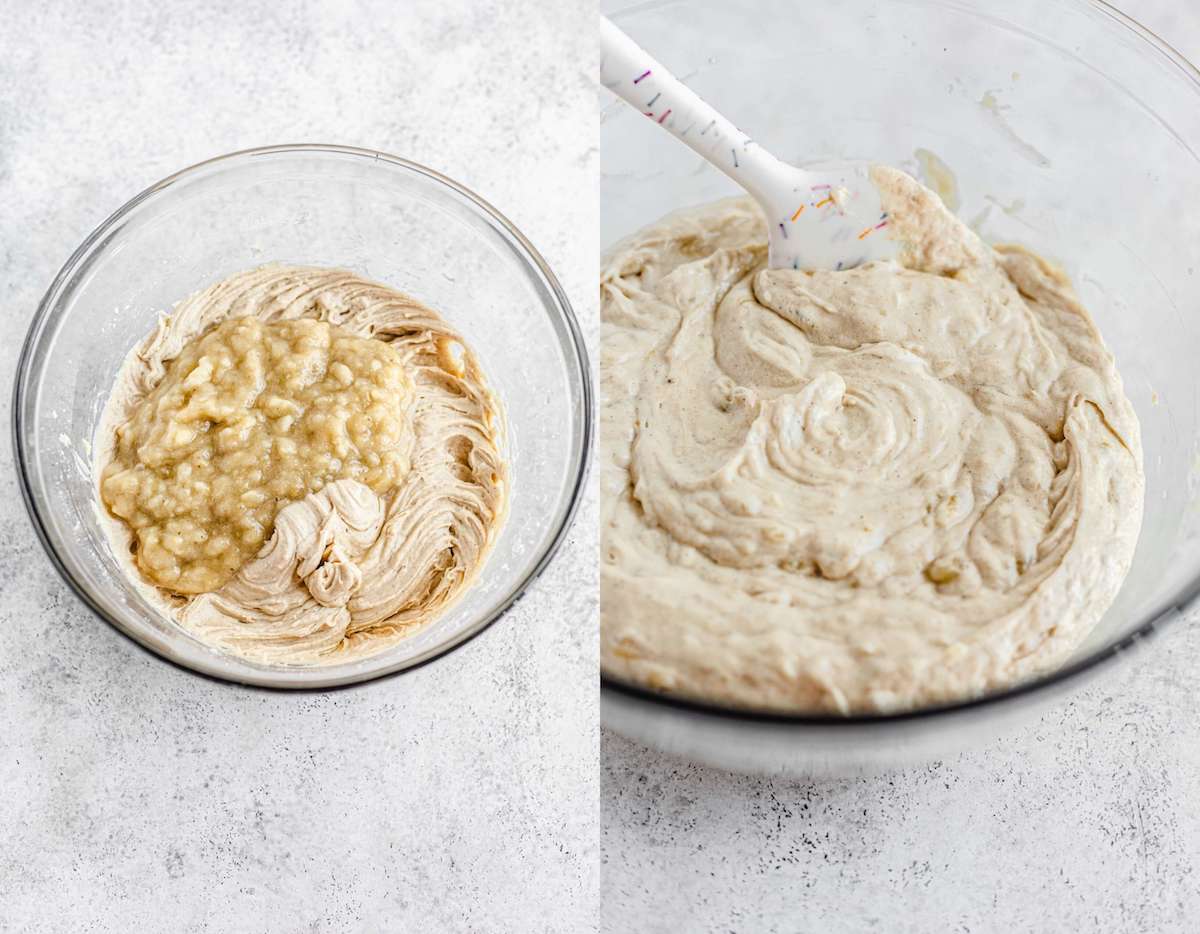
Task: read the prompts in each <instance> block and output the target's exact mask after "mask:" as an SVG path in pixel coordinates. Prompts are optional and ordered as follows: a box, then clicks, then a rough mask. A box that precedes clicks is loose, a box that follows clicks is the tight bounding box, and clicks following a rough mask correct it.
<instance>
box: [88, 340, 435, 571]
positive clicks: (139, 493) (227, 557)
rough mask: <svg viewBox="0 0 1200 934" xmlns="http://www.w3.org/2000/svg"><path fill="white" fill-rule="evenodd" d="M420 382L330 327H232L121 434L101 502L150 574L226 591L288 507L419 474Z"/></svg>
mask: <svg viewBox="0 0 1200 934" xmlns="http://www.w3.org/2000/svg"><path fill="white" fill-rule="evenodd" d="M412 398H413V387H412V380H411V379H409V377H408V375H407V374H406V373H405V372H404V366H403V364H402V362H401V360H400V357H399V355H398V354H397V353H396V351H395V350H394V349H392V348H391V347H390V346H389V345H387V344H385V343H383V342H382V341H376V340H370V339H368V338H362V337H355V336H353V335H350V334H346V333H343V332H342V330H341V329H340V328H337V327H334V326H333V325H330V324H328V323H327V322H324V321H317V320H314V319H311V318H299V319H296V320H291V321H271V322H263V321H259V320H258V319H257V318H252V317H243V318H232V319H227V320H225V321H222V322H220V323H219V324H217V325H216V326H215V327H214V328H213V329H212V330H211V331H209V332H208V333H207V334H204V335H203V336H202V337H200V338H198V339H196V340H195V341H193V342H192V343H189V344H188V345H187V346H186V347H184V349H183V352H182V353H180V355H179V356H178V357H176V358H175V359H174V360H172V361H171V362H170V363H169V364H168V366H167V370H166V374H165V375H164V376H163V379H162V382H160V383H159V384H158V385H157V386H155V387H154V389H153V390H152V391H151V392H150V394H149V395H148V396H146V397H145V398H144V399H142V400H141V402H139V403H138V405H137V407H136V408H135V409H134V410H133V412H132V413H131V414H130V416H129V421H128V422H126V423H125V424H123V425H120V426H118V428H117V430H116V434H117V447H116V452H115V456H114V458H113V460H112V462H111V463H109V464H107V465H106V466H105V468H104V471H103V479H102V481H101V484H100V490H101V495H102V496H103V498H104V503H105V505H106V506H108V508H109V510H111V511H112V513H113V514H114V515H116V516H119V517H121V518H122V519H124V520H125V522H127V523H128V524H129V527H130V528H131V529H133V531H134V535H135V537H136V540H137V551H136V558H137V563H138V567H139V568H140V569H141V571H142V573H143V574H145V575H146V577H147V578H149V579H150V580H151V581H153V582H154V583H155V584H157V585H158V586H160V587H165V588H167V589H168V590H171V591H174V592H176V593H181V594H196V593H204V592H206V591H209V590H216V589H217V588H218V587H220V586H221V585H222V584H224V583H225V582H226V581H227V580H228V579H229V578H230V577H232V576H233V574H234V572H236V571H237V569H238V568H240V567H241V566H242V565H243V564H244V563H245V561H246V559H247V558H249V557H251V556H252V555H254V554H255V553H256V552H257V551H258V550H259V548H261V547H262V543H263V542H264V541H265V540H266V538H267V535H268V533H269V532H270V530H271V528H272V526H273V523H274V520H275V514H276V513H277V512H278V511H279V509H280V507H281V505H284V504H286V503H288V502H291V501H294V500H297V499H301V498H302V497H304V496H305V495H307V494H308V493H316V492H318V491H320V490H321V489H323V488H324V487H325V485H326V484H328V483H331V482H332V481H334V480H340V479H344V478H349V479H354V480H358V481H360V482H362V483H365V484H366V485H367V486H369V487H370V488H371V489H372V490H374V491H375V492H376V493H381V494H382V493H386V492H387V491H388V490H390V489H392V488H393V487H396V486H398V485H399V484H400V482H401V481H402V480H403V479H404V477H405V475H406V474H407V473H408V470H409V460H410V454H411V450H412V442H413V429H412V416H411V413H410V407H411V403H412Z"/></svg>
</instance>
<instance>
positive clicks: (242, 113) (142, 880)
mask: <svg viewBox="0 0 1200 934" xmlns="http://www.w3.org/2000/svg"><path fill="white" fill-rule="evenodd" d="M591 10H592V7H591V6H590V4H588V3H586V2H575V0H570V2H556V3H554V4H543V3H539V2H537V0H521V2H504V3H499V2H473V0H434V2H428V0H422V2H405V3H394V2H391V0H386V2H384V0H378V2H360V3H336V2H308V3H306V2H300V3H296V2H273V0H271V2H268V0H236V2H230V0H221V2H213V3H201V4H191V3H162V2H157V0H121V2H102V3H95V4H74V3H47V4H35V3H23V2H20V0H16V2H8V3H0V23H2V25H0V283H2V284H3V295H4V301H3V303H2V305H0V314H2V315H3V322H4V327H5V331H6V338H7V339H6V340H4V341H3V342H0V385H2V386H3V391H2V392H0V406H2V407H3V411H4V415H5V422H6V423H7V416H8V415H9V407H10V400H9V393H10V390H9V387H10V386H11V382H12V374H13V370H14V367H15V365H16V360H17V355H18V352H19V349H20V342H21V339H22V338H23V336H24V332H25V328H26V326H27V324H28V322H29V320H30V318H31V316H32V314H33V311H34V309H35V307H36V305H37V302H38V300H39V299H40V297H41V295H42V293H43V291H44V290H45V288H46V287H47V286H48V285H49V283H50V281H51V279H52V278H53V276H54V274H55V273H56V272H57V270H58V268H59V266H60V265H61V264H62V263H63V262H65V261H66V259H67V257H68V256H69V255H70V253H71V251H72V250H74V249H75V247H76V246H77V245H78V244H79V242H80V241H81V240H82V239H83V238H84V236H85V235H86V234H87V233H88V232H89V231H90V230H91V229H92V228H93V227H94V226H96V225H97V224H98V223H99V222H100V221H101V220H103V219H104V218H105V217H106V216H107V215H108V214H110V213H111V212H112V211H114V210H115V209H116V208H117V207H119V206H120V205H121V204H122V202H124V201H125V200H126V199H127V198H129V197H131V196H133V195H134V194H136V193H137V192H138V191H140V190H141V189H142V188H144V187H146V186H148V185H149V184H151V183H152V182H154V181H156V180H158V179H159V178H161V177H163V176H165V175H167V174H169V173H171V172H174V171H176V170H177V169H180V168H182V167H184V166H186V165H190V164H192V163H194V162H197V161H199V160H202V159H206V158H208V157H211V156H214V155H218V154H221V153H223V152H228V151H232V150H236V149H242V148H246V147H250V146H256V145H266V144H271V143H283V142H335V143H346V144H350V145H357V146H362V147H367V148H376V149H381V150H384V151H388V152H392V153H396V154H399V155H403V156H407V157H409V158H411V159H415V160H417V161H418V162H422V163H425V164H427V165H429V166H432V167H434V168H436V169H439V170H440V171H442V172H444V173H446V174H448V175H450V176H451V177H453V178H456V179H458V180H460V181H462V182H463V183H465V184H466V185H468V186H469V187H471V188H473V189H474V190H475V191H477V192H479V193H480V194H482V195H483V197H485V198H487V199H488V200H489V201H491V202H492V203H493V204H495V205H496V206H497V207H498V208H499V209H500V210H501V211H502V212H504V213H505V214H507V216H508V217H510V218H511V219H513V221H514V222H515V223H516V224H517V225H518V226H519V227H520V228H521V229H522V230H523V231H524V232H525V233H526V234H527V235H528V236H529V238H530V239H531V240H532V241H533V243H534V244H535V245H536V246H537V247H538V248H539V249H540V250H541V251H542V252H543V254H544V255H545V256H546V257H547V259H548V260H549V262H550V263H551V265H552V266H553V267H554V269H555V270H557V272H558V274H559V276H560V278H561V279H562V281H563V284H564V285H565V287H566V289H567V291H568V293H569V294H570V296H571V298H572V300H573V302H574V304H575V308H576V312H577V314H578V315H579V316H580V318H581V319H582V321H583V323H584V325H585V328H586V330H587V331H588V334H589V337H594V335H595V300H594V291H595V283H594V270H595V266H596V253H597V243H596V240H597V235H596V228H597V221H596V204H595V197H594V196H591V195H589V192H593V191H594V178H595V172H596V150H595V132H594V123H593V122H592V114H593V109H594V99H595V95H594V91H593V80H594V78H593V72H594V69H595V52H594V40H593V37H592V34H591V31H590V29H588V28H583V27H582V25H581V24H584V23H587V24H589V25H590V23H591V20H590V18H589V14H590V12H591ZM532 63H536V67H533V64H532ZM531 101H533V102H534V103H533V104H532V105H531V103H530V102H531ZM0 460H2V461H3V463H2V464H0V550H2V553H3V555H4V559H5V560H4V561H3V563H2V564H0V628H2V630H3V633H4V638H3V640H2V641H0V788H2V789H3V792H2V793H0V930H2V931H55V932H59V931H81V932H82V931H105V932H107V931H114V932H132V931H139V932H140V931H160V930H170V931H177V932H199V931H220V932H226V931H253V932H264V931H279V932H285V931H286V932H292V931H300V930H304V931H329V932H338V934H342V932H347V931H383V930H391V931H403V930H428V931H495V932H510V931H563V932H575V931H587V930H593V929H594V927H595V923H596V922H595V911H596V900H595V899H596V884H597V883H596V879H597V871H598V870H597V851H596V807H597V802H596V774H597V742H596V736H597V716H598V714H597V704H596V687H595V672H596V650H595V647H596V637H595V624H594V620H595V613H596V598H595V558H594V554H595V518H594V516H595V509H594V505H593V504H591V503H589V504H585V506H584V507H583V510H582V512H581V515H580V518H579V520H578V521H577V522H576V524H575V526H574V529H573V531H572V532H571V534H570V537H569V540H568V541H567V543H566V545H565V547H564V548H563V550H562V551H561V552H560V554H559V556H558V558H557V559H556V560H555V561H554V563H553V564H552V566H551V567H550V569H549V571H548V572H547V573H546V574H545V576H544V577H543V578H542V579H541V580H540V581H539V582H538V583H537V584H536V585H535V586H534V587H533V589H532V590H531V591H530V592H529V593H528V594H527V596H526V597H525V598H524V599H522V600H521V601H520V602H519V604H518V605H517V606H516V607H515V608H514V609H513V610H512V611H511V612H510V613H509V614H508V615H507V617H506V618H505V619H503V620H501V621H500V622H499V623H497V624H496V625H495V626H493V627H492V628H491V629H489V630H488V631H487V632H486V633H485V634H484V635H482V636H480V637H479V638H478V639H476V640H475V641H473V642H471V643H470V644H469V645H467V646H466V647H464V648H462V649H460V650H458V651H456V652H454V653H452V654H451V655H450V656H448V657H447V658H445V659H442V660H440V661H438V662H435V663H434V664H432V665H429V666H427V667H425V668H422V669H420V670H418V671H416V672H413V673H411V674H406V675H402V676H400V677H398V678H394V679H391V680H388V681H386V682H383V683H379V684H374V685H367V686H364V687H362V688H358V689H352V690H348V691H344V692H338V693H332V694H306V695H286V694H278V693H268V692H262V691H251V690H245V689H241V688H236V687H232V686H228V685H224V684H219V683H215V682H211V681H206V680H204V679H202V678H199V677H195V676H192V675H189V674H187V673H185V672H182V671H179V670H176V669H174V668H172V667H170V666H169V665H166V664H164V663H162V662H160V661H158V660H157V659H156V658H154V657H153V656H151V655H149V654H147V653H146V652H144V651H142V650H141V649H139V648H138V647H136V646H135V645H133V644H132V643H131V642H129V641H127V640H126V639H124V638H122V637H121V636H119V635H117V634H116V633H115V632H114V631H112V630H111V629H110V628H109V627H108V626H106V625H105V624H104V623H102V622H100V621H99V620H97V619H96V618H95V617H93V616H92V615H91V614H90V613H89V612H88V611H87V610H85V609H84V608H83V606H82V605H81V604H80V603H79V601H78V600H76V599H75V598H74V596H73V595H72V594H71V592H70V591H69V590H68V589H67V587H66V586H65V585H64V584H63V583H61V582H60V581H59V579H58V578H57V576H56V575H55V573H54V571H53V570H52V569H51V566H50V563H49V562H48V561H47V559H46V558H45V556H44V555H43V554H42V551H41V549H40V547H39V546H38V544H37V542H36V540H35V539H34V536H33V532H32V529H31V527H30V525H29V522H28V520H27V519H26V516H25V511H24V507H23V505H22V503H21V499H20V495H19V492H18V488H17V482H16V477H15V474H14V471H13V467H12V454H11V450H10V444H9V434H8V430H7V428H6V430H5V431H4V433H3V437H2V439H0Z"/></svg>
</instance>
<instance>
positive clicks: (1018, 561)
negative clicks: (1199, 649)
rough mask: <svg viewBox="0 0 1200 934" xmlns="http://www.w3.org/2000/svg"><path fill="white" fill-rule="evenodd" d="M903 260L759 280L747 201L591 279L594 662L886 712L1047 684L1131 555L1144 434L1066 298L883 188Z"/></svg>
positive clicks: (687, 684) (667, 681)
mask: <svg viewBox="0 0 1200 934" xmlns="http://www.w3.org/2000/svg"><path fill="white" fill-rule="evenodd" d="M876 181H877V183H878V184H880V186H881V188H883V189H884V190H885V193H886V197H885V206H887V207H888V209H889V211H890V213H891V215H892V217H893V218H895V219H896V222H895V226H896V227H897V228H898V230H897V235H898V236H899V237H900V238H901V239H902V240H904V241H905V243H906V244H907V247H906V250H905V254H904V256H903V257H902V260H901V262H882V263H870V264H867V265H864V266H861V267H858V268H856V269H852V270H849V271H818V272H813V273H806V272H800V271H793V270H769V269H766V268H765V262H766V233H765V230H764V228H763V221H762V218H761V216H760V215H759V214H758V212H757V210H756V208H755V207H754V206H753V204H752V203H751V202H749V201H745V200H732V201H725V202H719V203H717V204H714V205H710V206H707V207H704V208H701V209H698V210H694V211H690V212H686V213H681V214H677V215H673V216H671V217H669V218H667V219H665V220H664V221H662V222H661V223H658V224H656V225H654V226H652V227H650V228H648V229H646V230H643V231H642V232H641V233H639V234H637V235H635V236H634V237H632V238H631V239H629V240H628V241H626V242H624V243H623V244H621V245H620V246H618V247H617V248H616V249H615V250H614V251H613V252H612V253H611V254H610V256H609V257H608V258H607V260H606V264H605V267H604V269H603V274H602V282H601V295H602V320H603V335H602V362H601V373H602V379H603V393H604V401H603V404H602V411H601V426H602V456H603V461H602V471H603V475H602V481H601V482H602V496H603V526H602V539H603V543H602V562H603V563H602V573H601V588H602V652H603V664H604V666H605V669H606V671H608V672H609V673H610V674H612V675H614V676H616V677H618V678H621V679H624V680H628V681H632V682H636V683H639V684H642V685H645V686H649V687H651V688H656V689H660V690H664V691H670V692H676V693H681V694H686V695H690V696H694V697H699V698H703V699H708V700H713V701H717V702H721V703H727V704H733V705H743V706H752V707H761V708H770V709H778V710H791V711H803V712H834V713H842V714H845V713H851V712H882V711H892V710H897V709H905V708H912V707H916V706H922V705H927V704H936V703H941V702H948V701H953V700H959V699H963V698H965V697H969V696H973V695H978V694H980V693H983V692H986V691H988V690H991V689H995V688H997V687H1001V686H1004V685H1007V684H1010V683H1012V682H1014V681H1016V680H1019V679H1021V678H1024V677H1027V676H1029V675H1031V674H1035V673H1038V672H1041V671H1044V670H1046V669H1049V668H1052V667H1054V666H1056V665H1058V664H1060V663H1061V662H1062V661H1063V660H1064V659H1065V657H1066V656H1067V655H1068V654H1069V653H1070V652H1071V651H1072V649H1074V648H1075V647H1076V646H1077V644H1078V643H1079V641H1080V640H1081V639H1082V638H1083V636H1084V635H1085V634H1086V633H1087V632H1088V631H1089V630H1090V629H1091V627H1092V626H1094V625H1095V623H1096V622H1097V621H1098V620H1099V618H1100V616H1101V615H1102V614H1103V612H1104V610H1105V609H1106V608H1107V607H1108V605H1109V604H1110V603H1111V601H1112V599H1113V597H1114V596H1115V594H1116V591H1117V589H1118V588H1119V586H1120V584H1121V581H1122V580H1123V578H1124V576H1125V574H1126V572H1127V571H1128V568H1129V564H1130V561H1131V559H1132V555H1133V550H1134V546H1135V543H1136V539H1137V533H1138V529H1139V526H1140V522H1141V512H1142V498H1143V489H1144V480H1143V474H1142V460H1141V444H1140V439H1139V432H1138V424H1137V419H1136V417H1135V415H1134V412H1133V409H1132V406H1131V405H1130V403H1129V401H1128V400H1127V399H1126V397H1125V395H1124V392H1123V390H1122V386H1121V380H1120V377H1119V376H1118V374H1117V371H1116V369H1115V367H1114V363H1113V358H1112V356H1111V354H1110V353H1109V352H1108V351H1107V349H1106V348H1105V347H1104V344H1103V342H1102V340H1101V338H1100V335H1099V333H1098V332H1097V330H1096V328H1095V325H1094V324H1093V323H1092V321H1091V319H1090V317H1089V316H1088V314H1087V312H1086V311H1085V310H1084V308H1083V307H1081V305H1080V304H1079V301H1078V300H1077V298H1076V296H1075V294H1074V292H1073V291H1072V288H1071V286H1070V283H1069V282H1068V281H1067V279H1066V277H1065V276H1064V275H1063V274H1062V273H1061V272H1060V271H1058V270H1057V269H1055V268H1053V267H1052V266H1051V265H1050V264H1048V263H1046V262H1045V261H1043V260H1041V259H1040V258H1038V257H1036V256H1034V255H1033V254H1031V253H1028V252H1026V251H1024V250H1021V249H1019V248H1011V247H1001V248H996V249H992V248H990V247H988V246H987V245H986V244H984V243H982V242H981V241H980V240H979V239H978V238H977V237H976V236H975V235H974V234H973V233H972V232H971V231H970V230H968V229H967V228H966V227H965V226H964V225H962V224H961V223H960V222H959V221H958V220H957V219H955V218H954V216H953V215H952V214H950V213H949V212H948V211H946V210H945V208H944V207H943V206H942V205H941V203H940V202H939V201H938V199H937V198H936V196H935V195H933V194H932V193H931V192H929V191H927V190H926V189H924V188H922V187H921V186H920V185H918V184H917V183H916V182H915V181H913V180H912V179H911V178H909V177H908V176H906V175H904V174H903V173H900V172H898V171H895V170H890V169H883V168H880V169H876Z"/></svg>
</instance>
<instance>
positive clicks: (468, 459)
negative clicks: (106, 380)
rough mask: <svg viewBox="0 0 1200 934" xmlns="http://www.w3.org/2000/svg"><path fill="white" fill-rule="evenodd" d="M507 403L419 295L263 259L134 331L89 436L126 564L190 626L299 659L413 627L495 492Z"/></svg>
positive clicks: (492, 517)
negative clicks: (93, 437)
mask: <svg viewBox="0 0 1200 934" xmlns="http://www.w3.org/2000/svg"><path fill="white" fill-rule="evenodd" d="M503 427H504V424H503V416H502V413H501V409H500V405H499V402H498V401H497V399H496V398H495V396H494V395H493V393H492V392H491V390H490V389H489V388H488V385H487V383H486V381H485V379H484V377H483V373H482V371H481V369H480V367H479V364H478V361H477V360H476V358H475V355H474V354H473V353H472V352H471V350H470V348H469V347H467V346H466V344H465V343H464V342H463V340H462V339H461V338H460V336H459V335H458V334H457V333H456V332H455V331H454V330H453V329H451V328H450V327H449V326H448V325H447V324H446V322H444V321H443V320H442V319H441V318H440V317H439V316H438V315H437V314H436V313H434V312H433V311H431V310H430V309H428V308H426V307H424V306H423V305H421V304H420V303H418V302H416V301H414V300H413V299H411V298H409V297H407V296H405V295H403V294H401V293H399V292H397V291H395V290H393V289H390V288H388V287H387V286H384V285H380V284H378V283H374V282H370V281H368V280H365V279H362V278H360V277H358V276H356V275H354V274H353V273H350V272H347V271H344V270H338V269H320V268H309V267H295V266H266V267H263V268H261V269H254V270H250V271H248V272H244V273H240V274H238V275H235V276H232V277H230V278H229V279H226V280H224V281H222V282H219V283H217V284H216V285H213V286H211V287H210V288H207V289H205V290H204V291H202V292H199V293H197V294H196V295H193V296H191V297H190V298H188V299H185V300H184V301H183V302H181V303H180V304H179V305H178V306H177V307H176V309H175V310H174V311H173V312H172V313H171V314H170V315H169V316H167V317H165V318H163V319H162V322H161V323H160V325H159V327H158V329H157V330H156V331H155V332H154V333H153V334H151V335H150V336H149V337H148V338H147V339H146V340H145V341H144V342H142V344H140V345H139V346H138V347H136V348H134V350H133V351H132V352H131V353H130V355H129V358H128V359H127V360H126V362H125V364H124V366H123V367H122V369H121V372H120V374H119V375H118V378H117V382H116V385H115V387H114V389H113V392H112V394H111V396H110V398H109V400H108V403H107V405H106V408H105V412H104V416H103V418H102V420H101V425H100V428H99V430H98V434H97V443H96V450H97V473H98V480H99V493H100V499H101V501H102V503H103V505H104V507H105V508H106V510H107V512H106V516H107V528H108V531H109V535H110V538H111V539H112V543H113V551H114V554H116V555H117V556H118V557H119V558H122V559H124V560H125V561H126V564H127V573H128V575H129V576H130V578H131V579H133V580H135V581H136V582H139V583H141V584H142V585H143V588H144V589H145V590H146V591H147V592H148V595H149V596H150V597H151V599H152V600H154V601H155V602H157V603H158V604H159V605H160V606H161V607H162V608H163V610H164V611H165V612H167V613H168V614H170V615H171V616H173V617H174V618H175V619H176V620H177V621H178V622H180V623H181V624H182V625H183V626H184V627H185V628H187V629H188V630H189V631H191V632H192V633H194V634H195V635H196V636H197V637H199V638H200V639H202V640H204V641H206V642H208V643H210V644H212V645H214V646H217V647H220V648H222V649H225V650H227V651H230V652H234V653H236V654H239V655H242V656H245V657H247V658H250V659H254V660H256V661H263V662H273V663H280V664H301V665H315V664H328V663H331V662H337V661H343V660H346V659H348V658H352V657H360V656H363V655H367V654H371V653H374V652H377V651H379V650H380V649H383V648H385V647H387V646H389V645H391V644H392V643H394V642H395V641H396V640H398V639H400V638H403V637H405V636H407V635H410V634H411V633H413V632H415V631H416V630H417V629H419V628H421V627H423V626H425V625H426V624H428V623H429V622H430V621H432V620H433V619H435V618H437V616H438V615H439V614H440V613H441V612H442V611H443V610H444V609H445V608H446V607H447V606H448V605H449V604H450V603H451V602H453V601H454V600H455V599H456V598H457V597H458V596H459V595H460V594H461V593H462V592H463V590H464V588H465V587H466V586H467V585H468V584H469V583H470V582H471V581H472V580H473V578H474V577H475V575H476V574H477V573H478V572H479V570H480V568H481V567H482V565H483V562H484V560H485V558H486V556H487V554H488V551H489V549H490V548H491V546H492V544H493V542H494V541H495V538H496V535H497V534H498V531H499V528H500V525H501V524H502V522H503V520H504V517H505V515H506V511H507V483H508V476H507V468H506V466H505V462H504V459H503V457H502V454H501V448H502V438H503Z"/></svg>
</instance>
